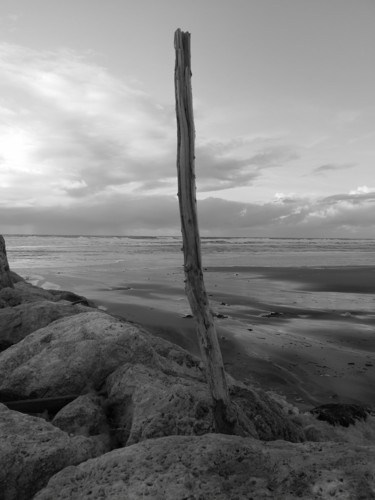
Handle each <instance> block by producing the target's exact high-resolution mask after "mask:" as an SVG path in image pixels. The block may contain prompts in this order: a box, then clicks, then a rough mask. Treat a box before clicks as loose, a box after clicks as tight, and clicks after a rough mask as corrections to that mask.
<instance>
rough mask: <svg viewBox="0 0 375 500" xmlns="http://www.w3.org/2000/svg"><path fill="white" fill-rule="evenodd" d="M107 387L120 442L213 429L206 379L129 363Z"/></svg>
mask: <svg viewBox="0 0 375 500" xmlns="http://www.w3.org/2000/svg"><path fill="white" fill-rule="evenodd" d="M106 389H107V393H108V405H109V411H110V416H111V421H112V426H113V428H116V429H117V433H116V438H117V441H118V446H125V445H130V444H133V443H137V442H138V441H142V440H145V439H149V438H153V437H161V436H168V435H172V434H173V435H174V434H183V435H191V434H196V435H201V434H205V433H208V432H213V431H214V422H213V414H212V408H211V401H210V398H209V394H208V390H207V386H206V384H205V383H203V382H198V381H197V380H192V379H188V378H182V377H176V376H173V375H171V374H168V375H166V374H165V373H163V372H162V371H161V370H159V369H157V368H153V367H147V366H144V365H139V364H137V365H131V364H126V365H124V366H121V367H120V368H118V369H117V370H116V371H115V372H114V373H112V374H111V375H110V376H109V377H108V379H107V383H106ZM254 435H256V432H255V430H254Z"/></svg>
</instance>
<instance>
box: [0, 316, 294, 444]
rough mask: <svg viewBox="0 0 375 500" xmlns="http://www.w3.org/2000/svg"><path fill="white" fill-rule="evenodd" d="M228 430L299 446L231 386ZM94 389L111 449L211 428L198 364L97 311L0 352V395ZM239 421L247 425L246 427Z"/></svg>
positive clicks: (274, 411) (267, 406)
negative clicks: (110, 432) (232, 413)
mask: <svg viewBox="0 0 375 500" xmlns="http://www.w3.org/2000/svg"><path fill="white" fill-rule="evenodd" d="M231 387H232V388H231V391H232V395H233V400H234V403H235V406H236V409H237V414H238V425H237V427H236V429H235V433H238V434H240V435H251V436H256V437H260V438H261V439H276V438H284V439H290V440H292V441H299V440H301V439H302V438H303V433H302V431H301V430H300V428H298V426H297V425H296V424H292V423H291V421H290V420H289V419H288V418H287V417H286V416H285V415H284V413H283V411H282V409H281V407H280V406H278V405H277V404H276V403H275V402H273V401H272V400H271V399H270V398H268V396H266V395H265V394H264V393H256V392H255V391H252V390H250V389H246V388H245V387H244V386H240V385H238V384H236V383H235V382H234V381H231ZM89 391H100V392H101V394H102V395H103V397H105V398H107V403H106V404H107V412H108V414H109V415H110V423H111V427H112V429H116V431H115V435H116V440H117V446H125V445H126V444H129V443H134V442H137V441H139V440H144V439H148V438H150V437H159V436H166V435H169V434H198V435H200V434H204V433H207V432H212V431H213V430H214V424H213V414H212V405H211V400H210V396H209V393H208V390H207V385H206V383H205V381H204V378H203V374H202V372H201V370H200V368H199V361H198V360H197V359H196V358H194V357H193V356H191V355H190V354H188V353H187V352H186V351H184V350H183V349H181V348H179V347H177V346H174V345H172V344H169V343H168V342H166V341H162V340H160V339H155V338H154V337H152V335H151V334H149V333H147V332H145V331H143V330H142V329H141V328H139V327H138V326H136V325H133V324H130V323H127V322H125V321H121V320H119V319H116V318H113V317H112V316H109V315H108V314H105V313H103V312H101V311H90V312H85V313H81V314H77V315H75V316H71V317H69V318H65V319H62V320H58V321H55V322H54V323H51V324H50V325H49V326H47V327H46V328H43V329H40V330H38V331H36V332H34V333H32V334H30V335H28V336H27V337H26V338H25V339H23V340H22V341H21V342H19V343H18V344H16V345H14V346H12V347H11V348H9V349H7V350H6V351H4V352H3V353H1V354H0V396H2V397H3V400H4V398H7V399H9V400H12V399H28V398H36V397H39V398H41V397H48V396H64V395H70V394H84V393H87V392H89ZM246 421H248V422H247V424H246Z"/></svg>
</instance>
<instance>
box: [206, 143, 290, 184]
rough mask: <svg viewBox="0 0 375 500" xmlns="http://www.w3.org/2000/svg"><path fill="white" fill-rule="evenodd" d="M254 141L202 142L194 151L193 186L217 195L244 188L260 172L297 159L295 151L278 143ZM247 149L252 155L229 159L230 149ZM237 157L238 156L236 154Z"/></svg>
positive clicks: (258, 175) (231, 154) (259, 174)
mask: <svg viewBox="0 0 375 500" xmlns="http://www.w3.org/2000/svg"><path fill="white" fill-rule="evenodd" d="M269 142H270V140H269V139H268V138H267V139H264V141H260V140H259V139H258V138H256V139H254V140H251V141H246V140H240V139H237V140H229V141H206V142H204V143H200V144H199V143H198V145H197V147H196V172H197V174H199V176H198V180H197V185H198V189H199V191H200V192H209V191H220V190H223V189H230V188H233V187H237V186H246V185H250V184H252V183H253V181H254V180H256V179H257V178H259V177H260V176H261V175H262V172H263V170H264V169H267V168H275V167H281V166H284V165H285V164H287V163H288V162H290V161H292V160H295V159H297V158H299V154H298V153H297V152H296V150H295V148H293V147H291V146H289V145H280V144H278V143H277V142H278V140H274V142H275V143H274V144H269ZM243 146H247V150H250V152H251V151H253V152H252V154H250V155H249V154H247V155H245V156H244V155H243V153H242V155H241V156H242V157H235V156H233V149H239V148H241V147H243ZM237 154H238V153H237Z"/></svg>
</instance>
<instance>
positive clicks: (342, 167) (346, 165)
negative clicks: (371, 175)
mask: <svg viewBox="0 0 375 500" xmlns="http://www.w3.org/2000/svg"><path fill="white" fill-rule="evenodd" d="M353 167H355V163H343V164H334V163H327V164H324V165H321V166H320V167H315V168H314V169H313V170H312V172H313V173H316V174H324V173H325V172H329V171H337V170H346V169H348V168H353Z"/></svg>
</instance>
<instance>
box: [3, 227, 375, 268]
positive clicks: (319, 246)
mask: <svg viewBox="0 0 375 500" xmlns="http://www.w3.org/2000/svg"><path fill="white" fill-rule="evenodd" d="M5 240H6V246H7V252H8V260H9V262H10V265H11V267H12V268H14V269H15V270H17V269H19V270H21V269H32V268H64V267H65V266H68V267H79V266H95V265H105V264H111V263H119V262H123V263H124V265H127V266H135V267H137V266H138V267H139V266H142V265H144V264H145V263H147V264H148V265H152V264H153V263H154V264H155V265H157V266H160V265H163V266H168V265H171V266H176V265H180V264H182V252H181V245H182V242H181V238H180V237H177V236H176V237H173V236H156V237H150V236H53V235H30V236H24V235H5ZM201 246H202V259H203V263H204V265H206V266H209V265H215V266H217V265H223V266H228V265H237V266H273V267H279V266H287V267H294V266H307V267H316V266H356V265H358V266H365V265H373V263H374V257H375V240H373V239H337V238H332V239H328V238H324V239H318V238H311V239H310V238H298V239H295V238H251V237H243V238H238V237H237V238H223V237H217V238H214V237H208V238H202V239H201Z"/></svg>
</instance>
